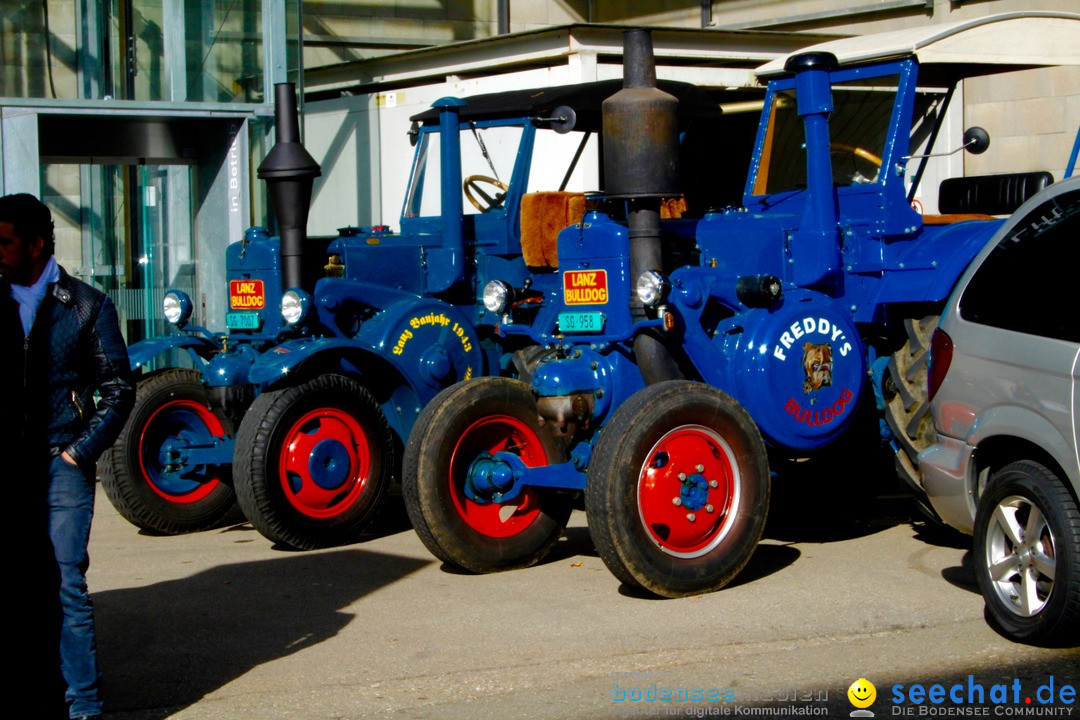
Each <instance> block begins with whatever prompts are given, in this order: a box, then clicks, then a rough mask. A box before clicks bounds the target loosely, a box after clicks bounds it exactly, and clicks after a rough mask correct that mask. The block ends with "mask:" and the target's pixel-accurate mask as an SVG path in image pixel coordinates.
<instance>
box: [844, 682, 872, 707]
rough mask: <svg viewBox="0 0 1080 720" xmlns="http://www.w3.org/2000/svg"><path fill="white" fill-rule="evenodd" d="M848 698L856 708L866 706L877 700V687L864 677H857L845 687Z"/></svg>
mask: <svg viewBox="0 0 1080 720" xmlns="http://www.w3.org/2000/svg"><path fill="white" fill-rule="evenodd" d="M847 696H848V700H850V701H851V704H852V705H854V706H855V707H857V708H868V707H870V706H871V705H873V704H874V701H875V700H877V688H875V687H874V683H872V682H870V681H869V680H867V679H866V678H859V679H858V680H856V681H855V682H853V683H851V687H849V688H848V689H847Z"/></svg>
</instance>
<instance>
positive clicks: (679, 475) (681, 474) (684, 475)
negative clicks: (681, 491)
mask: <svg viewBox="0 0 1080 720" xmlns="http://www.w3.org/2000/svg"><path fill="white" fill-rule="evenodd" d="M675 477H677V478H679V480H680V481H682V480H685V479H686V473H679V474H678V475H676V476H675Z"/></svg>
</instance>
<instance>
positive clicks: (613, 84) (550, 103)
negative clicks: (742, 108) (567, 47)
mask: <svg viewBox="0 0 1080 720" xmlns="http://www.w3.org/2000/svg"><path fill="white" fill-rule="evenodd" d="M657 84H658V85H659V87H660V89H661V90H663V91H664V92H667V93H670V94H671V95H674V96H675V97H676V98H677V99H678V101H679V109H678V113H679V117H680V118H684V119H689V118H701V117H717V116H719V115H720V105H719V103H718V101H717V100H716V99H714V98H713V97H712V96H710V95H709V93H708V92H707V91H705V90H704V89H702V88H700V87H698V86H696V85H691V84H690V83H684V82H676V81H674V80H660V81H659V82H658V83H657ZM621 88H622V80H601V81H599V82H591V83H580V84H577V85H563V86H560V87H549V88H532V89H529V90H508V91H505V92H499V93H488V94H484V95H473V96H472V97H467V98H462V99H463V100H464V101H465V102H466V105H465V107H463V108H461V110H460V113H459V115H460V117H461V119H462V120H492V119H496V118H504V117H525V116H527V117H541V118H546V117H551V116H552V113H553V111H554V110H555V108H556V107H559V106H561V105H566V106H569V107H571V108H573V110H574V112H575V113H577V123H576V124H575V126H574V129H575V130H580V131H592V132H598V131H599V130H600V124H601V118H600V105H601V103H603V102H604V100H606V99H607V98H609V97H611V96H612V95H614V94H615V93H617V92H618V91H619V90H620V89H621ZM438 118H439V111H438V110H437V109H435V108H430V109H428V110H425V111H424V112H422V113H419V114H418V115H413V116H412V118H411V119H412V120H415V121H418V122H436V121H437V120H438Z"/></svg>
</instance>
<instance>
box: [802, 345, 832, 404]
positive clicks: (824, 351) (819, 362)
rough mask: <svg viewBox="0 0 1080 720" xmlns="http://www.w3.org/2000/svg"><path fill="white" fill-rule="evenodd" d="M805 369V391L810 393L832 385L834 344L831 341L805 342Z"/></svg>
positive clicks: (803, 362)
mask: <svg viewBox="0 0 1080 720" xmlns="http://www.w3.org/2000/svg"><path fill="white" fill-rule="evenodd" d="M802 364H803V370H804V371H805V372H806V382H804V383H803V392H804V393H806V394H807V395H809V394H810V393H812V392H814V391H815V390H820V389H821V388H823V387H831V386H832V345H831V344H830V343H820V344H815V343H805V344H803V360H802Z"/></svg>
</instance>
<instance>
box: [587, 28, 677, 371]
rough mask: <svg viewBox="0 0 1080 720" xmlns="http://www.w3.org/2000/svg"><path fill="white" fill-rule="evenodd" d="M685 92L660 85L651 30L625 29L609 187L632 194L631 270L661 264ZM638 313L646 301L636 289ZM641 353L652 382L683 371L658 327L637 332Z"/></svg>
mask: <svg viewBox="0 0 1080 720" xmlns="http://www.w3.org/2000/svg"><path fill="white" fill-rule="evenodd" d="M678 102H679V101H678V100H676V99H675V97H674V96H672V95H669V94H668V93H666V92H664V91H663V90H660V89H659V88H658V87H657V86H656V59H655V57H654V55H653V47H652V35H651V33H650V32H649V31H648V30H627V31H625V32H624V33H623V89H622V90H620V91H619V92H617V93H615V94H614V95H612V96H611V97H609V98H608V99H607V100H605V101H604V104H603V106H602V111H603V128H604V194H605V195H606V196H607V197H609V198H613V199H620V200H626V201H627V206H628V221H629V234H630V278H631V282H637V278H638V277H639V276H640V275H641V274H642V273H643V272H645V271H647V270H655V271H656V272H662V271H663V267H662V262H661V252H660V201H661V200H662V199H663V198H665V197H675V196H677V195H679V194H680V192H681V189H680V182H679V136H678V115H677V107H678ZM630 314H631V316H632V317H633V318H634V321H635V322H637V321H639V320H643V319H645V318H646V313H645V307H644V306H643V305H642V304H641V301H640V300H638V298H637V295H631V298H630ZM634 356H635V357H636V358H637V363H638V367H639V368H640V369H641V376H642V378H643V379H644V380H645V383H646V384H648V385H651V384H653V383H656V382H660V381H662V380H675V379H679V378H682V377H683V374H682V371H680V370H679V366H678V364H677V363H676V362H675V360H674V358H673V357H672V355H671V352H670V351H669V350H668V348H667V347H665V346H664V343H663V341H662V340H661V338H660V336H659V334H657V333H654V332H653V331H648V332H642V333H638V335H637V336H636V337H635V338H634Z"/></svg>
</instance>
